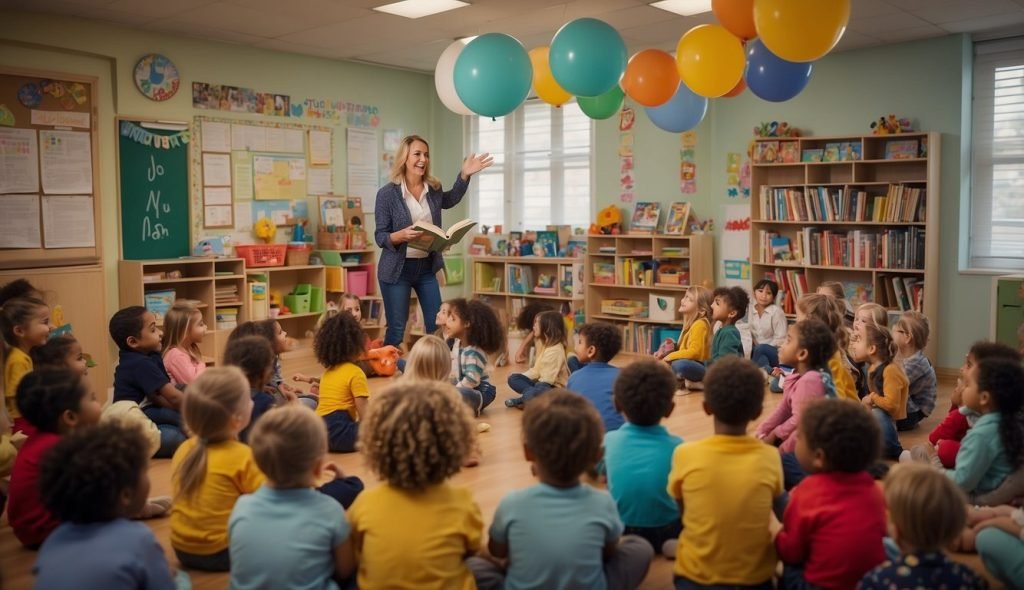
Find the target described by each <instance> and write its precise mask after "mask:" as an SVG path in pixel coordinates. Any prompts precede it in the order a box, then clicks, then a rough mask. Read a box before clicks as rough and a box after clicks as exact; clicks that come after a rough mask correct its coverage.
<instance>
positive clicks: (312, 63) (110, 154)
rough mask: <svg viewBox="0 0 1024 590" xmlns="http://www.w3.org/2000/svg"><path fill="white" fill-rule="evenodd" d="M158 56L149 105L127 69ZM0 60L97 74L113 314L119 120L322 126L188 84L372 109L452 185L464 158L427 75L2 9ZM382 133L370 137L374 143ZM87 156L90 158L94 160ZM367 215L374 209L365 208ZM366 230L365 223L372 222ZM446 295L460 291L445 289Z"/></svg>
mask: <svg viewBox="0 0 1024 590" xmlns="http://www.w3.org/2000/svg"><path fill="white" fill-rule="evenodd" d="M154 52H155V53H162V54H164V55H166V56H167V57H169V58H170V59H171V60H172V61H173V62H174V63H175V65H176V66H177V67H178V71H179V73H180V75H181V87H180V89H179V91H178V93H177V94H176V95H175V96H174V97H173V98H172V99H170V100H168V101H165V102H160V103H158V102H153V101H151V100H149V99H148V98H146V97H144V96H143V95H142V94H141V93H140V92H138V90H137V89H136V88H135V84H134V82H133V78H132V71H133V69H134V67H135V63H136V62H137V61H138V59H139V58H140V57H142V56H143V55H145V54H147V53H154ZM0 64H3V65H8V66H17V67H21V68H31V69H39V70H49V71H54V72H69V73H78V74H87V75H92V76H96V77H98V78H99V95H100V96H99V117H100V120H99V132H100V136H99V137H100V148H99V149H100V153H99V164H100V166H99V178H98V179H95V182H96V185H97V187H96V189H97V194H98V195H100V198H101V199H102V235H101V237H100V239H101V241H102V245H103V266H104V269H105V275H106V285H107V293H106V299H107V305H106V307H107V309H106V310H105V313H106V315H108V316H109V315H110V314H111V313H113V312H114V311H115V310H116V309H117V308H118V301H117V293H118V289H117V260H118V258H119V245H118V244H119V242H118V231H119V227H120V224H119V222H118V217H117V207H118V205H117V199H118V197H117V178H118V177H117V168H116V137H117V136H116V130H115V122H114V119H115V117H117V116H128V117H151V118H159V119H170V120H181V121H192V118H193V117H194V116H196V115H206V116H214V117H225V118H236V119H243V120H244V119H249V120H261V121H278V122H288V123H303V124H317V125H324V124H328V125H329V123H326V122H324V121H321V120H317V119H307V118H283V117H262V116H257V115H248V114H242V113H228V112H222V111H206V110H200V109H193V108H192V94H191V90H192V82H193V81H200V82H210V83H218V84H229V85H233V86H242V87H249V88H255V89H258V90H260V91H265V92H275V93H281V94H289V95H291V96H292V97H294V98H300V99H305V98H323V99H333V100H345V101H349V102H353V103H359V104H369V105H375V106H377V107H379V109H380V117H381V124H380V127H379V128H380V129H383V128H401V129H402V130H404V131H405V132H406V133H418V134H420V135H423V136H424V137H426V138H427V139H428V140H429V141H431V155H432V158H433V161H432V164H431V165H432V171H433V172H434V173H435V175H437V176H438V177H439V178H441V179H442V181H443V182H444V184H445V185H446V186H448V185H450V183H451V182H452V180H453V179H454V177H455V174H457V173H458V169H459V165H460V163H461V159H462V155H461V152H462V122H461V119H460V118H459V117H457V116H455V115H453V114H451V113H447V111H446V109H444V107H443V106H441V104H440V101H439V100H438V99H437V97H436V93H435V92H434V86H433V77H432V76H430V75H427V74H422V73H417V72H408V71H403V70H398V69H391V68H384V67H376V66H371V65H364V64H357V63H349V62H341V61H334V60H329V59H322V58H317V57H310V56H304V55H295V54H289V53H283V52H278V51H271V50H263V49H256V48H252V47H244V46H241V45H233V44H227V43H214V42H209V41H203V40H199V39H192V38H188V37H184V36H176V35H171V34H165V33H158V32H151V31H141V30H135V29H129V28H124V27H119V26H114V25H108V24H104V23H100V22H97V21H89V20H84V19H80V18H78V19H73V18H64V17H59V16H53V15H41V14H34V13H22V12H9V13H6V14H5V15H4V27H2V29H0ZM334 129H335V134H334V138H335V141H334V150H335V154H334V164H335V166H334V168H335V170H334V183H335V186H334V189H335V192H337V193H340V194H344V193H345V187H346V168H345V125H344V123H343V122H342V123H341V124H338V125H335V126H334ZM379 136H380V134H379V133H378V138H379ZM94 157H95V155H94ZM468 211H469V208H468V199H466V200H465V201H464V202H463V203H461V204H460V205H459V206H458V207H457V208H456V209H454V210H452V211H449V212H448V213H446V215H445V223H446V224H447V223H453V222H455V221H457V220H459V219H462V218H464V217H466V216H467V215H468ZM370 213H371V217H372V211H370ZM370 223H371V227H372V220H371V222H370ZM445 291H446V293H445V296H446V297H448V296H456V294H459V295H461V288H448V289H446V290H445Z"/></svg>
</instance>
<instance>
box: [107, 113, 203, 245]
mask: <svg viewBox="0 0 1024 590" xmlns="http://www.w3.org/2000/svg"><path fill="white" fill-rule="evenodd" d="M117 136H118V165H119V168H120V170H118V176H119V181H120V188H121V256H122V257H123V258H124V259H125V260H152V259H155V258H176V257H178V256H187V255H189V253H190V242H191V240H190V239H189V214H188V207H189V197H188V190H189V184H188V143H187V139H188V135H187V133H185V134H184V135H183V133H182V132H181V131H165V130H158V129H150V128H144V127H142V126H141V123H140V122H138V121H128V120H122V121H120V122H119V123H118V134H117ZM172 136H173V138H174V140H173V141H171V137H172ZM162 137H167V139H168V143H167V147H166V148H164V147H163V145H164V144H163V139H161V138H162ZM154 143H158V144H159V145H160V147H154V145H153V144H154Z"/></svg>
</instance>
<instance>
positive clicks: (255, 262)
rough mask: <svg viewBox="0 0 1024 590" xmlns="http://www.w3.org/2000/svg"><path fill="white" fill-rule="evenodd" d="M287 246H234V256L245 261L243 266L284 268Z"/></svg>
mask: <svg viewBox="0 0 1024 590" xmlns="http://www.w3.org/2000/svg"><path fill="white" fill-rule="evenodd" d="M287 252H288V244H235V255H236V256H238V257H239V258H241V259H243V260H245V266H247V267H249V268H256V267H260V266H284V261H285V255H286V254H287Z"/></svg>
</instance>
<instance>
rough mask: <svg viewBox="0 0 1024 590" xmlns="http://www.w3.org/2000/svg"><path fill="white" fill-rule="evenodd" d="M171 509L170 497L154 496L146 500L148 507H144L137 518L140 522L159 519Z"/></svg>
mask: <svg viewBox="0 0 1024 590" xmlns="http://www.w3.org/2000/svg"><path fill="white" fill-rule="evenodd" d="M170 509H171V497H170V496H153V497H150V498H147V499H146V505H145V506H143V507H142V511H141V512H140V513H139V514H138V516H136V518H138V519H140V520H145V519H147V518H158V517H161V516H163V515H165V514H167V512H168V511H169V510H170Z"/></svg>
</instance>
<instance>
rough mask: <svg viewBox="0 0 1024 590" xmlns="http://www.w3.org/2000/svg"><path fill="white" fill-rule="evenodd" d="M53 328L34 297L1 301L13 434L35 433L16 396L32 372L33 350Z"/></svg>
mask: <svg viewBox="0 0 1024 590" xmlns="http://www.w3.org/2000/svg"><path fill="white" fill-rule="evenodd" d="M52 330H53V325H52V324H50V307H49V306H48V305H46V302H44V301H43V300H42V299H37V298H35V297H14V298H12V299H8V300H6V301H0V332H2V333H3V337H4V342H5V343H6V346H5V347H4V353H5V357H6V358H5V359H4V398H5V401H6V403H7V412H8V415H9V416H10V417H11V418H12V419H13V424H12V426H13V432H19V431H22V432H24V433H25V434H31V433H32V432H33V431H34V429H33V428H32V426H31V425H30V424H29V423H28V421H26V420H24V419H23V418H22V417H21V412H19V411H18V405H17V404H16V403H15V401H14V400H15V395H16V394H17V392H18V384H19V383H21V379H22V377H24V376H25V375H27V374H28V373H30V372H31V371H32V357H30V356H29V353H30V352H31V350H32V349H33V348H36V347H37V346H42V345H44V344H46V340H47V338H49V337H50V332H51V331H52Z"/></svg>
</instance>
